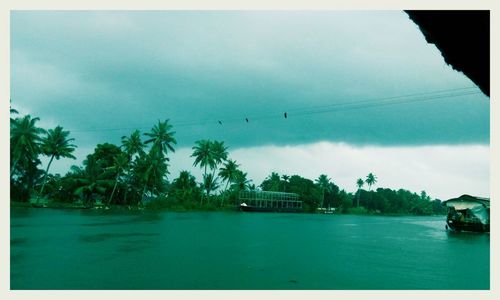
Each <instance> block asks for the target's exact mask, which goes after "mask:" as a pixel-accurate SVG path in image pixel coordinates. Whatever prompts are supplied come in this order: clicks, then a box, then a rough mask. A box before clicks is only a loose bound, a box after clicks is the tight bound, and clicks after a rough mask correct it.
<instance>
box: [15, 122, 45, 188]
mask: <svg viewBox="0 0 500 300" xmlns="http://www.w3.org/2000/svg"><path fill="white" fill-rule="evenodd" d="M39 120H40V119H39V118H31V116H30V115H26V116H24V117H23V118H16V119H15V120H14V122H13V123H12V126H11V129H10V145H11V151H12V152H11V158H12V159H13V164H12V166H11V169H10V178H11V179H12V175H13V173H14V170H15V169H16V166H17V163H18V162H19V160H20V159H23V160H25V159H26V160H27V159H33V158H36V157H37V156H38V154H39V153H40V152H41V147H40V141H41V137H40V135H41V134H43V133H44V132H45V130H43V129H42V128H39V127H36V122H37V121H39Z"/></svg>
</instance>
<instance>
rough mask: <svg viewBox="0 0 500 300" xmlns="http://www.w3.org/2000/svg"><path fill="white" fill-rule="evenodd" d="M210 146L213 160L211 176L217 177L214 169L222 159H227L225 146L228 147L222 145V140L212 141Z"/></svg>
mask: <svg viewBox="0 0 500 300" xmlns="http://www.w3.org/2000/svg"><path fill="white" fill-rule="evenodd" d="M211 148H212V154H213V157H214V162H215V164H214V168H213V172H212V176H213V177H214V178H216V179H217V177H216V176H215V171H217V167H218V166H219V165H220V164H222V163H223V162H224V161H226V160H227V156H228V153H227V148H228V147H226V146H224V142H220V141H213V142H212V143H211Z"/></svg>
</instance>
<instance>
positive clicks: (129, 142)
mask: <svg viewBox="0 0 500 300" xmlns="http://www.w3.org/2000/svg"><path fill="white" fill-rule="evenodd" d="M122 148H123V150H125V153H127V154H128V155H129V157H130V159H131V158H132V157H133V156H134V155H135V154H138V155H140V154H144V143H143V142H142V141H141V133H140V132H139V130H137V129H136V130H135V131H134V132H132V134H131V135H130V137H127V136H122Z"/></svg>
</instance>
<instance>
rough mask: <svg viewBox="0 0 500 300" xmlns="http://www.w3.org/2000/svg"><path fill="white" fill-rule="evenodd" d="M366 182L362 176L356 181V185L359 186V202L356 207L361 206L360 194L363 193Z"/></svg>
mask: <svg viewBox="0 0 500 300" xmlns="http://www.w3.org/2000/svg"><path fill="white" fill-rule="evenodd" d="M364 184H365V182H364V181H363V179H361V178H358V180H357V181H356V185H357V186H358V204H357V205H356V207H359V196H360V194H361V188H362V187H363V185H364Z"/></svg>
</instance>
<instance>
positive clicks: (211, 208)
mask: <svg viewBox="0 0 500 300" xmlns="http://www.w3.org/2000/svg"><path fill="white" fill-rule="evenodd" d="M10 207H11V208H18V207H26V208H30V207H31V208H51V209H104V210H112V211H125V210H127V211H130V210H146V211H158V212H161V211H168V212H224V211H238V208H236V207H234V206H224V207H219V206H216V205H213V204H207V205H204V206H191V207H184V206H180V205H172V206H164V205H158V204H156V203H154V202H151V203H147V204H146V205H144V206H142V207H137V206H126V205H111V206H109V207H107V206H94V207H87V206H84V205H81V204H75V203H63V202H54V201H48V202H44V203H43V204H42V203H40V204H38V205H37V204H33V203H30V202H19V201H10ZM301 213H305V214H324V212H322V211H303V212H301ZM332 215H358V216H387V217H391V216H392V217H404V216H415V214H395V213H381V212H376V211H375V212H374V211H368V210H366V209H365V208H363V207H362V208H361V209H358V208H353V209H349V210H348V211H343V212H341V211H339V210H337V211H335V213H333V214H332ZM428 216H441V215H428Z"/></svg>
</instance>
